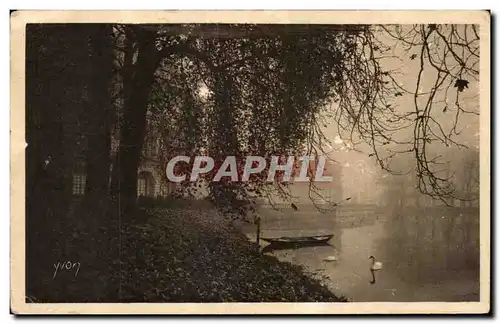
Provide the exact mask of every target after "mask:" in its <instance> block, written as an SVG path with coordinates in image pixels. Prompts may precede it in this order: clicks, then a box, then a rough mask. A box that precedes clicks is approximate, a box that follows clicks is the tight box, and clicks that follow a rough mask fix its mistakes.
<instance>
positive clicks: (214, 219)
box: [122, 209, 339, 302]
mask: <svg viewBox="0 0 500 324" xmlns="http://www.w3.org/2000/svg"><path fill="white" fill-rule="evenodd" d="M147 215H148V216H149V220H148V222H147V224H145V225H142V226H136V227H134V228H131V230H130V233H129V235H130V238H132V239H130V240H128V242H129V243H130V244H132V245H133V246H130V247H129V249H130V250H135V249H136V248H139V249H141V248H142V250H143V252H142V253H141V255H140V258H141V259H142V260H137V259H135V260H133V261H135V262H128V263H125V264H124V265H125V267H124V268H123V269H122V271H123V272H125V273H126V274H128V280H126V281H125V282H122V285H123V287H126V288H124V289H123V291H122V295H123V298H125V299H127V300H137V301H158V302H160V301H173V302H198V301H204V302H218V301H339V298H337V297H336V296H334V295H333V294H332V293H331V292H330V291H329V290H327V289H326V288H325V287H323V286H322V285H321V284H320V283H319V282H318V281H316V280H313V279H311V278H309V277H308V276H306V275H305V274H304V273H303V271H302V269H301V268H300V267H298V266H294V265H292V264H289V263H283V262H280V261H278V260H277V259H276V258H275V257H272V256H266V255H262V254H260V253H259V252H257V251H256V250H255V248H254V247H253V246H252V245H251V244H250V242H248V240H247V239H246V237H245V236H243V235H242V234H240V233H238V232H236V231H235V230H234V228H232V226H231V225H230V224H229V223H227V222H226V221H225V220H224V219H223V218H222V216H221V215H219V214H216V213H215V212H213V211H211V212H207V211H206V210H196V209H195V210H181V209H178V210H165V209H150V210H148V211H147ZM138 263H140V264H141V265H142V266H140V267H136V265H137V264H138ZM125 273H124V274H125Z"/></svg>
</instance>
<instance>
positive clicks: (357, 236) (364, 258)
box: [240, 208, 479, 302]
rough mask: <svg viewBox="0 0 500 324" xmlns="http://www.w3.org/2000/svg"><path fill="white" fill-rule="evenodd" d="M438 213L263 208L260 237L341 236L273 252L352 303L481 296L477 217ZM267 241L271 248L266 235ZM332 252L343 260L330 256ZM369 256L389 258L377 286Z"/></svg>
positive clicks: (251, 230) (251, 232)
mask: <svg viewBox="0 0 500 324" xmlns="http://www.w3.org/2000/svg"><path fill="white" fill-rule="evenodd" d="M433 213H434V215H430V216H429V215H428V214H429V213H428V211H427V214H425V215H426V216H427V217H420V218H419V217H411V216H408V217H406V218H404V219H403V222H404V223H403V224H402V220H401V219H402V218H398V217H381V216H380V215H381V213H380V211H378V212H375V211H373V210H371V211H370V210H369V211H361V212H355V211H354V210H352V209H351V210H349V211H348V212H343V213H340V212H337V216H335V215H321V214H320V213H317V212H314V211H311V210H308V211H303V212H291V211H289V210H286V211H282V212H277V211H274V210H272V209H270V208H261V209H259V215H260V216H261V219H262V220H261V237H264V238H266V237H281V236H306V235H321V234H334V237H333V238H332V239H331V240H330V242H329V243H330V245H328V246H317V247H304V248H299V249H295V250H275V251H272V252H270V253H272V254H273V255H275V256H276V257H277V258H278V259H280V260H282V261H288V262H292V263H294V264H298V265H302V266H304V268H305V269H306V270H307V271H308V272H310V273H312V274H313V275H314V276H316V277H317V278H320V279H322V281H323V283H324V284H325V285H327V286H328V287H329V288H330V289H331V290H332V291H333V292H334V293H336V294H338V295H343V296H345V297H347V298H348V299H349V300H350V301H354V302H377V301H393V302H408V301H450V302H451V301H478V300H479V271H478V268H479V266H478V262H479V261H478V258H479V254H478V253H479V250H478V225H477V224H478V222H474V223H473V225H474V226H473V225H471V223H470V222H468V223H467V222H465V221H462V220H463V219H464V218H463V217H459V218H457V217H455V214H454V213H456V211H453V212H452V213H451V214H453V216H454V217H455V218H452V217H448V216H447V215H450V212H448V211H446V212H440V211H439V210H433ZM440 213H441V214H440ZM340 214H344V215H340ZM353 214H354V216H353ZM382 214H384V213H382ZM385 214H386V215H387V214H390V212H386V213H385ZM408 214H409V215H411V213H408ZM457 215H458V214H457ZM460 216H462V213H460ZM473 216H474V215H473ZM474 217H475V216H474ZM340 218H342V219H341V220H340ZM477 218H478V217H477ZM448 219H450V220H452V221H453V224H452V225H453V227H450V224H451V223H450V221H448ZM456 219H460V221H458V220H456ZM468 219H470V217H468ZM412 221H413V223H412ZM240 229H241V230H242V231H243V232H244V233H245V234H246V235H247V236H248V237H249V238H250V239H251V240H255V237H256V231H255V226H253V225H248V224H247V225H242V226H240ZM450 233H451V234H450ZM260 243H261V245H262V246H265V245H266V243H265V242H264V241H262V240H261V242H260ZM331 256H334V257H335V258H336V261H331V262H328V261H326V260H325V259H326V258H327V257H331ZM370 256H374V257H375V258H376V260H377V261H379V262H382V263H383V269H382V270H380V271H376V272H374V275H375V283H371V281H372V280H373V278H372V273H371V271H370V265H371V262H372V261H371V260H370V259H369V257H370Z"/></svg>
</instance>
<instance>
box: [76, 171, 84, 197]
mask: <svg viewBox="0 0 500 324" xmlns="http://www.w3.org/2000/svg"><path fill="white" fill-rule="evenodd" d="M86 180H87V177H86V175H85V174H83V173H78V174H73V195H78V196H81V195H83V194H84V193H85V181H86Z"/></svg>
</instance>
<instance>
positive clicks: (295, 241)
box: [262, 234, 333, 245]
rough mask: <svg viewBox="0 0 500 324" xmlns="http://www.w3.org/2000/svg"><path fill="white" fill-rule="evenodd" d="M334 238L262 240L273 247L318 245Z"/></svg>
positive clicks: (302, 237)
mask: <svg viewBox="0 0 500 324" xmlns="http://www.w3.org/2000/svg"><path fill="white" fill-rule="evenodd" d="M332 237H333V234H331V235H316V236H296V237H290V236H283V237H279V238H262V240H264V241H266V242H268V243H270V244H273V245H311V244H312V245H316V244H322V243H326V242H328V241H329V240H330V239H331V238H332Z"/></svg>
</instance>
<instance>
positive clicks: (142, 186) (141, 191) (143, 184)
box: [137, 176, 147, 196]
mask: <svg viewBox="0 0 500 324" xmlns="http://www.w3.org/2000/svg"><path fill="white" fill-rule="evenodd" d="M146 188H147V180H146V178H144V177H141V176H139V179H138V183H137V195H138V196H146Z"/></svg>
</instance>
